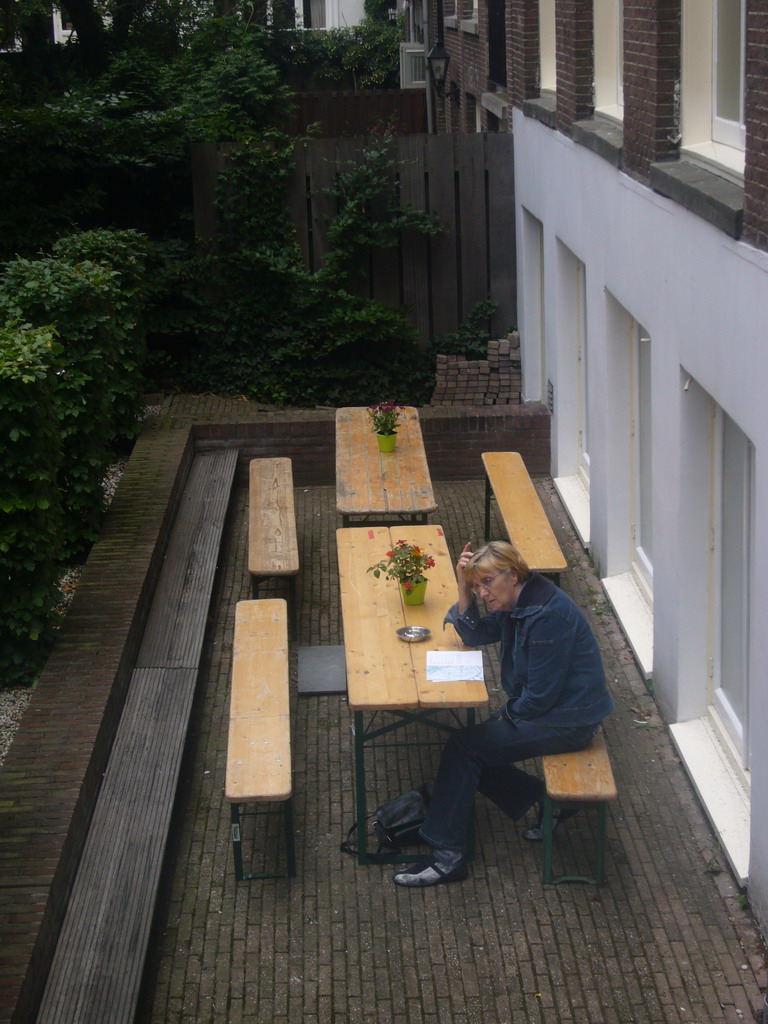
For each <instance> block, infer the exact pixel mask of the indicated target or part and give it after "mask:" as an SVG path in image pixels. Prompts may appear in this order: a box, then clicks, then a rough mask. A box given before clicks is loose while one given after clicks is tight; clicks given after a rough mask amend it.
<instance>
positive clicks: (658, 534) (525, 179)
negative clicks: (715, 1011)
mask: <svg viewBox="0 0 768 1024" xmlns="http://www.w3.org/2000/svg"><path fill="white" fill-rule="evenodd" d="M514 132H515V198H516V204H517V224H518V232H519V239H518V241H519V245H520V249H519V251H520V252H521V254H523V256H524V257H525V258H523V259H521V260H520V262H519V275H520V279H519V282H518V294H519V295H520V297H521V299H520V304H521V308H520V312H519V323H520V330H521V344H522V349H523V367H524V372H525V378H524V379H525V397H526V398H527V399H545V397H546V396H543V395H541V394H540V393H539V391H540V384H539V382H540V380H546V379H550V380H551V381H552V383H553V387H554V395H555V407H554V414H553V422H552V430H553V438H552V452H553V464H552V467H551V471H552V474H553V476H556V477H557V476H559V475H563V474H568V473H571V472H572V471H573V467H572V465H571V464H570V463H571V461H572V455H571V453H572V450H573V444H572V437H570V436H569V431H571V430H572V426H573V424H572V416H571V413H570V411H569V402H568V400H567V399H564V398H563V395H564V392H567V389H568V387H569V380H568V365H569V363H568V359H569V356H568V352H569V344H570V343H569V341H568V339H567V338H564V337H563V332H564V331H566V330H567V325H568V322H569V310H568V309H567V308H566V304H567V302H568V287H567V282H566V285H565V286H564V283H563V280H562V279H561V275H562V273H563V253H564V251H566V250H568V251H570V253H572V254H574V256H575V257H576V258H578V259H579V260H581V261H582V262H583V264H584V266H585V273H586V284H585V288H586V309H587V345H588V348H589V359H588V366H589V395H590V410H589V420H590V431H591V435H590V444H589V450H590V463H591V471H590V490H589V516H590V530H589V535H590V550H591V552H592V554H593V557H594V559H595V562H596V565H597V567H598V569H599V572H600V574H601V576H603V577H605V576H612V575H615V574H618V573H622V572H626V570H627V568H628V560H629V555H630V545H629V543H628V529H629V527H628V523H627V515H628V480H627V474H628V466H627V452H628V441H627V429H628V428H627V424H626V417H627V374H628V372H629V369H628V355H627V352H628V342H627V339H626V330H627V324H628V323H629V324H631V323H632V322H633V321H635V322H637V323H640V324H642V325H643V327H644V328H645V329H646V330H647V332H648V334H649V335H650V337H651V339H652V382H653V441H652V447H653V472H654V487H653V537H654V557H653V562H654V583H653V646H652V656H653V665H652V676H653V684H654V691H655V694H656V696H657V698H658V700H659V704H660V707H661V710H662V712H663V714H664V715H665V717H666V719H667V721H668V722H670V723H675V722H683V721H687V720H689V719H694V718H696V717H697V716H699V715H701V714H702V712H703V710H704V707H703V705H704V703H705V693H706V683H705V681H704V680H703V679H702V674H703V673H704V672H705V671H706V666H705V664H704V660H703V653H702V643H703V638H704V633H705V629H706V625H705V618H706V611H705V608H704V605H703V603H704V602H705V593H706V583H707V580H706V568H705V563H706V545H707V543H708V538H707V527H706V523H707V522H708V510H707V508H706V502H707V472H708V459H709V447H708V446H709V427H708V423H709V414H710V410H711V406H712V402H715V403H717V405H718V406H720V407H721V408H722V409H723V410H724V411H725V412H726V413H727V414H728V415H729V416H730V417H731V418H732V419H733V420H734V421H735V422H736V423H737V424H738V426H739V427H740V428H741V430H742V431H743V432H744V433H745V434H746V435H747V437H748V438H749V440H750V441H751V443H752V445H753V446H754V452H755V470H754V481H753V487H754V505H755V515H754V523H753V531H752V565H751V573H752V579H753V588H752V594H751V607H752V617H753V620H754V621H753V622H752V623H751V626H752V628H751V630H750V637H751V639H750V649H749V663H750V676H749V681H748V688H749V722H750V725H749V727H750V731H751V735H752V737H753V740H752V764H751V768H752V771H751V780H752V790H751V820H750V822H749V826H748V827H749V829H750V836H749V845H750V848H751V849H750V854H751V857H750V863H749V883H750V899H751V901H752V903H753V906H755V907H756V908H759V912H762V915H763V916H762V922H763V925H764V927H765V928H766V929H767V930H768V745H766V744H761V743H760V742H759V737H760V736H761V735H762V734H763V732H764V729H765V725H764V723H765V722H766V721H768V630H767V629H766V628H765V626H764V625H763V622H762V620H763V616H762V614H761V613H760V612H759V609H762V608H765V607H768V529H766V527H767V526H768V484H766V480H767V479H768V415H766V406H767V404H768V403H767V400H766V396H768V254H766V253H763V252H760V251H759V250H756V249H754V248H752V247H750V246H749V245H746V244H745V243H743V242H738V241H735V240H734V239H731V238H729V237H728V236H727V235H725V234H724V233H723V232H722V231H720V230H718V229H716V228H715V227H713V226H712V225H711V224H709V223H708V222H706V221H705V220H703V219H702V218H700V217H698V216H696V215H694V214H692V213H690V212H689V211H686V210H685V209H683V208H682V207H680V206H679V205H677V204H675V203H673V202H671V201H669V200H667V199H665V198H664V197H662V196H659V195H657V194H656V193H654V192H652V191H651V190H650V189H648V188H647V187H645V186H644V185H642V184H640V183H638V182H636V181H635V180H633V179H631V178H630V177H629V176H627V175H625V174H623V173H621V172H620V171H617V170H616V169H615V168H614V167H612V166H611V165H610V164H609V163H608V162H607V161H605V160H603V159H601V158H600V157H599V156H597V155H596V154H594V153H592V152H590V151H589V150H587V149H585V148H584V147H582V146H579V145H577V144H575V143H573V142H572V141H570V140H569V139H567V138H566V137H564V136H563V135H561V134H560V133H559V132H555V131H552V130H551V129H549V128H547V127H545V126H543V125H542V124H540V123H539V122H537V121H536V120H534V119H531V118H526V117H524V116H523V115H522V114H521V112H519V111H515V113H514ZM537 222H538V223H539V224H540V225H541V229H540V234H541V245H540V250H541V252H540V257H539V259H538V264H539V265H537V261H536V260H535V259H532V258H528V257H533V256H534V255H535V254H534V252H533V249H532V246H531V242H530V236H531V233H532V232H531V225H535V224H536V223H537ZM526 225H527V227H526ZM566 270H567V267H566ZM538 278H540V281H541V283H539V281H538ZM539 294H540V295H541V296H543V298H540V299H539V305H540V307H541V308H540V309H538V310H537V309H536V308H535V305H534V304H535V301H536V296H537V295H539ZM540 325H543V327H542V330H543V345H542V344H541V342H540V341H539V340H538V339H537V337H536V335H537V329H538V327H539V326H540ZM541 349H543V354H542V352H541V351H540V350H541ZM529 354H530V359H531V364H530V365H531V366H533V367H534V368H535V371H534V372H533V373H529V366H528V359H529ZM694 782H695V780H694Z"/></svg>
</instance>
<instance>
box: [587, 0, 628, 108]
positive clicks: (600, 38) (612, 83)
mask: <svg viewBox="0 0 768 1024" xmlns="http://www.w3.org/2000/svg"><path fill="white" fill-rule="evenodd" d="M594 26H595V30H594V31H595V110H597V111H599V112H600V113H601V114H608V115H609V116H612V117H618V118H622V117H623V116H624V12H623V4H622V0H595V4H594Z"/></svg>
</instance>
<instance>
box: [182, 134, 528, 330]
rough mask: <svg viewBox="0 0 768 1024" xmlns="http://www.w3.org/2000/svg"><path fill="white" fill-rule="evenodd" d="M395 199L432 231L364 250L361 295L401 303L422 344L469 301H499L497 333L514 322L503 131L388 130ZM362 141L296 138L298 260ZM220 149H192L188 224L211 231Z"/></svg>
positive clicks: (313, 257) (316, 260)
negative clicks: (423, 217) (434, 231)
mask: <svg viewBox="0 0 768 1024" xmlns="http://www.w3.org/2000/svg"><path fill="white" fill-rule="evenodd" d="M395 143H396V147H397V149H396V161H397V181H398V185H399V190H400V197H401V202H402V203H403V205H408V206H413V207H415V208H416V209H419V210H429V211H430V212H432V213H435V214H437V216H438V217H439V219H440V221H441V222H442V223H443V225H444V226H445V230H444V231H443V232H442V233H441V234H440V235H438V236H437V237H435V238H431V239H426V238H423V237H421V236H417V235H413V236H406V237H403V239H402V240H401V243H400V245H399V247H398V248H396V249H390V250H384V251H382V252H375V253H373V254H372V256H371V261H370V273H369V277H368V281H367V283H366V286H365V287H366V294H368V295H370V296H372V297H374V298H376V299H379V300H381V301H382V302H385V303H388V304H390V305H393V306H405V307H407V308H408V309H409V311H410V317H411V321H412V323H413V324H414V326H415V327H416V329H417V331H418V332H419V336H420V338H421V341H422V343H423V344H424V343H426V342H427V341H428V340H429V339H430V338H432V337H436V336H440V335H442V334H447V333H452V332H453V331H455V330H456V329H457V328H458V326H459V324H460V323H461V322H462V321H463V320H464V319H465V318H466V316H467V314H468V313H469V312H470V310H471V308H472V306H473V305H474V304H475V303H476V302H479V301H481V300H483V299H487V298H491V299H493V300H495V301H496V302H497V303H498V309H497V311H496V313H495V314H494V316H493V318H492V321H491V324H490V328H491V331H492V333H493V334H496V335H503V334H506V333H507V331H508V329H509V328H510V326H513V325H516V323H517V297H516V264H515V221H514V174H513V159H512V135H511V134H506V133H499V134H480V133H478V134H473V135H403V136H397V137H396V138H395ZM363 145H364V140H361V139H354V138H349V139H339V138H335V139H314V140H311V141H309V142H301V143H297V145H296V149H295V169H294V176H293V181H292V184H291V187H290V194H289V199H288V207H289V213H290V218H291V220H292V221H293V224H294V226H295V228H296V237H297V241H298V243H299V245H300V247H301V251H302V253H303V255H304V259H305V261H306V264H307V266H308V267H309V268H310V269H312V270H316V269H318V268H319V267H320V266H322V262H323V257H324V255H325V252H326V238H327V230H328V225H329V223H330V221H331V219H332V217H333V215H334V213H335V212H336V206H335V202H336V201H335V199H334V198H333V197H332V196H330V195H328V193H327V191H326V190H327V189H328V188H329V187H330V186H331V184H332V183H333V180H334V177H335V175H336V173H337V171H338V170H339V169H341V168H343V167H344V166H345V165H346V164H347V162H348V161H350V160H355V159H356V157H357V155H358V154H359V152H360V150H361V147H362V146H363ZM223 158H224V154H223V151H222V149H221V148H220V147H216V146H197V147H195V152H194V154H193V169H194V182H195V226H196V231H197V234H198V235H199V236H201V237H203V238H209V237H211V236H212V234H213V232H214V225H215V221H214V211H213V190H214V189H215V183H216V175H217V173H218V168H219V167H220V166H221V163H222V160H223Z"/></svg>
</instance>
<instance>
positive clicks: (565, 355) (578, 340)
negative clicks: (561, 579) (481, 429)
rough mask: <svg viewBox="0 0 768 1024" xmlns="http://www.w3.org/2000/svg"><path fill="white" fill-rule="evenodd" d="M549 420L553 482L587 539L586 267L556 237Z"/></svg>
mask: <svg viewBox="0 0 768 1024" xmlns="http://www.w3.org/2000/svg"><path fill="white" fill-rule="evenodd" d="M556 258H557V302H556V324H557V326H556V328H555V329H556V332H557V335H558V346H557V348H558V352H557V381H556V399H557V402H556V411H555V418H554V425H553V431H554V446H553V450H554V465H555V470H556V471H555V486H556V487H557V489H558V491H559V493H560V496H561V497H562V499H563V501H564V503H565V505H566V507H567V509H568V513H569V515H570V517H571V519H572V520H573V525H574V526H575V528H576V531H577V533H578V534H579V537H580V539H581V541H582V543H584V544H587V543H589V518H590V510H589V464H590V460H589V368H588V365H587V352H588V345H587V289H586V268H585V267H584V264H583V263H582V261H581V260H580V259H579V258H578V257H577V256H576V255H575V254H574V253H573V252H571V250H570V249H569V248H568V247H567V246H566V245H564V244H563V243H562V242H561V241H560V240H559V239H558V242H557V249H556ZM561 382H562V383H561Z"/></svg>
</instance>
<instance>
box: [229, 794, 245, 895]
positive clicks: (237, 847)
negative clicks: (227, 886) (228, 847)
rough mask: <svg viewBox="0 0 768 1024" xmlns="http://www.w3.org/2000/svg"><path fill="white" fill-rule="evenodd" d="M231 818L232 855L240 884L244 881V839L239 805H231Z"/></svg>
mask: <svg viewBox="0 0 768 1024" xmlns="http://www.w3.org/2000/svg"><path fill="white" fill-rule="evenodd" d="M229 811H230V817H231V818H232V854H233V856H234V860H235V879H236V880H237V881H238V882H242V880H243V838H242V832H241V829H240V807H239V806H238V805H237V804H230V805H229Z"/></svg>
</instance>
